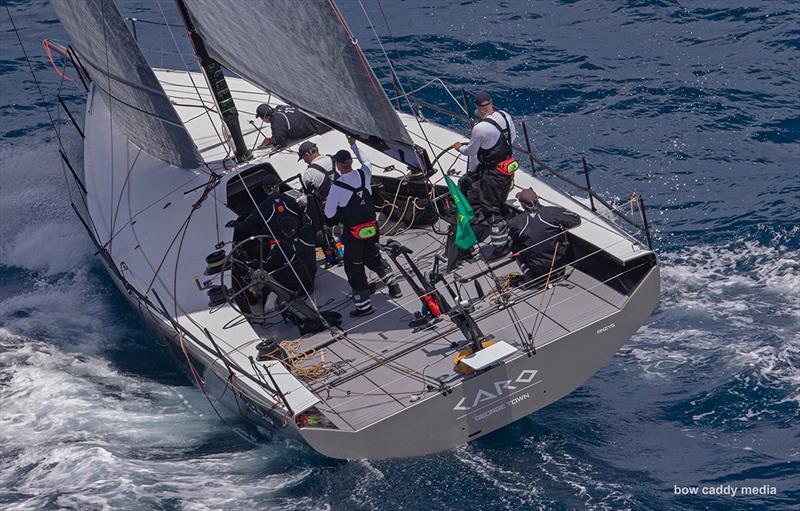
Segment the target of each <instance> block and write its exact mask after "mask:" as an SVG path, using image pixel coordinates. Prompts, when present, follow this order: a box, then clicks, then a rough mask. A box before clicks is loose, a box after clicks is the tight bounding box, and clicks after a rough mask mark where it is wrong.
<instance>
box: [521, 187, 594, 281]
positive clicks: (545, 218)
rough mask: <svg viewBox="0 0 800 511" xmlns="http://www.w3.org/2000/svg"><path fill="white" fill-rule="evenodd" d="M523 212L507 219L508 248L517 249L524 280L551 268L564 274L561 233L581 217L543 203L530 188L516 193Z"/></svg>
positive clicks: (565, 244) (573, 225) (577, 222)
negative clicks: (509, 241) (509, 242)
mask: <svg viewBox="0 0 800 511" xmlns="http://www.w3.org/2000/svg"><path fill="white" fill-rule="evenodd" d="M517 200H519V203H520V205H521V206H522V209H523V211H522V213H520V214H518V215H517V216H515V217H514V218H512V219H511V221H510V222H509V234H510V235H511V248H512V250H514V251H515V252H519V253H520V254H519V258H518V260H517V261H518V262H519V265H520V268H522V271H523V277H524V278H525V280H526V281H529V280H532V279H536V278H540V277H543V276H545V275H547V274H548V273H549V272H550V271H551V270H552V271H554V272H555V273H556V274H563V266H564V264H565V262H566V261H565V255H566V252H567V243H566V236H564V235H563V233H564V232H565V231H566V230H567V229H571V228H573V227H575V226H576V225H579V224H580V223H581V217H580V216H578V215H576V214H575V213H573V212H571V211H568V210H566V209H564V208H562V207H559V206H542V205H541V204H539V197H538V196H537V195H536V192H534V191H533V188H528V189H526V190H523V191H521V192H519V193H518V194H517Z"/></svg>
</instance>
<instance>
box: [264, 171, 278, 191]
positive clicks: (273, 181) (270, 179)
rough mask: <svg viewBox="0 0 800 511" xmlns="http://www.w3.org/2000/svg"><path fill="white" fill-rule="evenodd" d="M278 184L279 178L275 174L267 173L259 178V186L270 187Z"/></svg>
mask: <svg viewBox="0 0 800 511" xmlns="http://www.w3.org/2000/svg"><path fill="white" fill-rule="evenodd" d="M279 184H281V178H279V177H278V176H276V175H275V174H267V175H266V176H264V179H262V180H261V186H263V187H264V188H272V187H273V186H278V185H279Z"/></svg>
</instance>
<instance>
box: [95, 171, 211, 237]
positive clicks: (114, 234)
mask: <svg viewBox="0 0 800 511" xmlns="http://www.w3.org/2000/svg"><path fill="white" fill-rule="evenodd" d="M198 177H200V176H199V175H197V176H194V177H192V178H191V179H189V180H188V181H187V182H185V183H182V184H180V185H178V186H176V187H175V188H173V189H172V190H170V191H168V192H167V193H165V194H164V195H162V196H161V197H159V198H157V199H156V200H154V201H153V202H151V203H150V204H148V205H147V206H145V207H144V208H142V209H140V210H139V211H137V212H136V213H133V214H129V217H130V218H129V219H128V221H127V222H125V224H124V225H123V226H122V227H120V228H119V230H118V231H117V232H115V233H113V234H112V236H111V238H110V239H109V241H111V240H112V239H114V238H116V237H117V236H118V235H119V234H120V233H122V232H123V231H124V230H125V228H126V227H128V226H129V225H131V224H132V223H133V222H135V221H136V217H138V216H139V215H141V214H142V213H144V212H145V211H147V210H148V209H150V208H152V207H153V206H156V205H158V204H159V203H160V202H161V201H163V200H164V199H166V198H167V197H169V196H170V195H172V194H173V193H175V192H177V191H179V190H180V189H181V188H183V187H184V186H188V185H189V184H190V183H191V182H193V181H194V180H195V179H197V178H198ZM107 244H108V241H107V242H106V243H104V244H103V245H102V248H105V247H106V245H107Z"/></svg>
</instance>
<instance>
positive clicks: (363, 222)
mask: <svg viewBox="0 0 800 511" xmlns="http://www.w3.org/2000/svg"><path fill="white" fill-rule="evenodd" d="M347 142H348V143H349V144H350V149H351V150H352V151H353V153H355V155H356V157H357V158H358V161H359V162H361V168H358V169H353V157H352V155H351V154H350V152H349V151H347V150H346V149H342V150H341V151H339V152H337V153H336V154H335V155H334V157H333V159H334V161H335V162H336V169H337V170H338V171H339V173H340V174H341V176H340V177H339V179H337V180H336V181H334V182H333V184H332V186H331V189H330V193H329V194H328V200H327V202H326V203H325V219H326V222H327V223H328V225H336V224H338V223H341V224H342V227H343V232H342V244H343V245H344V271H345V273H346V274H347V282H348V283H349V284H350V287H351V288H352V290H353V301H354V302H355V307H356V308H355V309H354V310H352V311H350V315H351V316H354V317H356V316H366V315H368V314H372V313H373V312H374V309H373V308H372V302H371V301H370V298H369V295H370V289H369V283H368V282H367V273H366V270H365V269H364V266H366V267H367V268H369V269H370V270H372V271H374V272H375V273H377V274H378V276H379V277H380V278H381V280H383V281H384V282H385V283H386V285H387V286H388V288H389V296H391V297H392V298H400V297H401V296H402V295H403V293H402V291H400V286H399V285H398V284H397V282H396V280H395V275H394V273H393V272H392V270H391V268H390V267H389V264H388V263H387V262H386V260H384V259H383V258H382V257H381V254H380V251H379V248H378V237H379V235H378V222H377V220H376V219H375V206H374V204H373V200H372V185H371V183H370V182H371V179H372V166H371V164H370V161H369V159H368V158H367V157H366V155H364V154H363V153H362V152H361V150H360V149H359V148H358V146H357V145H356V141H355V139H354V138H352V137H348V138H347Z"/></svg>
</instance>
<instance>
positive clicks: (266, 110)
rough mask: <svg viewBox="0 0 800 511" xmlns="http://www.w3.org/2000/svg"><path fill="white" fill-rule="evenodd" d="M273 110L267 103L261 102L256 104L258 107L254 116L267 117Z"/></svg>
mask: <svg viewBox="0 0 800 511" xmlns="http://www.w3.org/2000/svg"><path fill="white" fill-rule="evenodd" d="M274 111H275V109H274V108H272V107H271V106H269V105H268V104H266V103H261V104H260V105H258V108H256V118H258V119H263V118H264V117H269V116H270V115H272V112H274Z"/></svg>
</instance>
